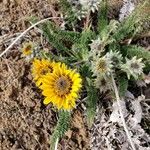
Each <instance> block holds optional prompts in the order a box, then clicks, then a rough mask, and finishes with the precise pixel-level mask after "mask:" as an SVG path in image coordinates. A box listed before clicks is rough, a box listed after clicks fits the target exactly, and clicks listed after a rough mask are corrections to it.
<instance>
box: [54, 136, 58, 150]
mask: <svg viewBox="0 0 150 150" xmlns="http://www.w3.org/2000/svg"><path fill="white" fill-rule="evenodd" d="M58 141H59V139H58V138H57V139H56V143H55V149H54V150H57V147H58Z"/></svg>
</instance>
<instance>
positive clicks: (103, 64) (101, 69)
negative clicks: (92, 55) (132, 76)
mask: <svg viewBox="0 0 150 150" xmlns="http://www.w3.org/2000/svg"><path fill="white" fill-rule="evenodd" d="M112 67H113V65H112V62H111V60H110V59H108V58H107V57H106V56H103V57H100V58H97V59H95V60H94V61H93V62H92V71H93V74H94V75H95V76H103V77H104V76H107V75H109V74H110V73H111V72H112Z"/></svg>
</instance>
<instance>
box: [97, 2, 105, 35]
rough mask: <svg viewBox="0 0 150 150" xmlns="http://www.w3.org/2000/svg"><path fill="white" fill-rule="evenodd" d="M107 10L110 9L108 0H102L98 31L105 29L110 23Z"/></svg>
mask: <svg viewBox="0 0 150 150" xmlns="http://www.w3.org/2000/svg"><path fill="white" fill-rule="evenodd" d="M107 11H108V4H107V0H104V1H103V2H101V8H100V11H99V12H98V25H97V31H98V32H99V33H101V32H102V31H103V30H105V27H106V26H107V25H108V18H107Z"/></svg>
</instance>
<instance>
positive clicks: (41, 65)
mask: <svg viewBox="0 0 150 150" xmlns="http://www.w3.org/2000/svg"><path fill="white" fill-rule="evenodd" d="M54 65H55V66H56V63H54V62H50V61H49V60H45V59H42V60H39V59H37V58H35V59H34V60H33V64H32V75H33V78H34V81H36V85H37V86H40V85H41V83H42V80H43V77H44V76H45V75H46V74H47V73H53V71H54Z"/></svg>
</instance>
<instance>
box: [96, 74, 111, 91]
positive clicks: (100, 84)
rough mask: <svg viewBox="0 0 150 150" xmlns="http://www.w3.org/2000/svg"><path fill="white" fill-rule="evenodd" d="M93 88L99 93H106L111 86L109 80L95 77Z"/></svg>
mask: <svg viewBox="0 0 150 150" xmlns="http://www.w3.org/2000/svg"><path fill="white" fill-rule="evenodd" d="M95 86H96V88H97V89H99V90H100V92H106V91H108V90H110V89H112V84H111V82H110V79H109V78H106V79H105V78H103V77H97V78H96V79H95Z"/></svg>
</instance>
